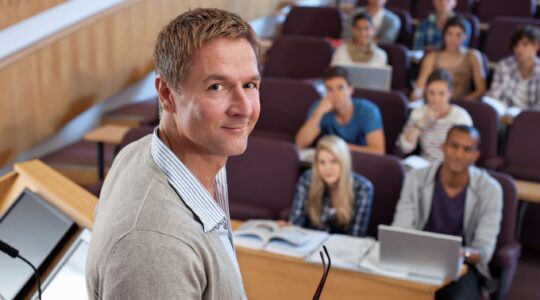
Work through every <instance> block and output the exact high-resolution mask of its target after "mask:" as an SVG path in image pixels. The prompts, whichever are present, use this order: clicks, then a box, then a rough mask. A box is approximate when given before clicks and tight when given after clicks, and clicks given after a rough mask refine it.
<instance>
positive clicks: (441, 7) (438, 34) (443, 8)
mask: <svg viewBox="0 0 540 300" xmlns="http://www.w3.org/2000/svg"><path fill="white" fill-rule="evenodd" d="M456 4H457V1H456V0H433V7H434V8H435V11H434V12H433V13H432V14H430V15H429V16H428V17H427V18H426V19H424V20H422V22H420V25H418V27H417V28H416V31H415V32H414V42H413V50H424V51H431V50H434V49H438V48H439V47H440V46H441V44H442V42H443V36H444V35H443V34H442V29H443V27H444V24H446V22H447V21H448V20H449V19H450V18H452V17H453V16H454V15H455V13H454V8H455V7H456ZM463 31H464V32H465V38H464V39H463V40H462V45H464V46H467V45H468V44H469V37H470V36H471V24H469V22H468V21H465V29H464V30H463Z"/></svg>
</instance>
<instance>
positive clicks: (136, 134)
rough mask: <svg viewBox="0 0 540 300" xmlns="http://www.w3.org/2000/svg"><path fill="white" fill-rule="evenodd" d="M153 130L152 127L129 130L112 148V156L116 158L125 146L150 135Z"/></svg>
mask: <svg viewBox="0 0 540 300" xmlns="http://www.w3.org/2000/svg"><path fill="white" fill-rule="evenodd" d="M154 128H155V127H154V126H140V127H135V128H131V129H130V130H129V131H128V132H126V134H125V135H124V137H123V138H122V141H121V142H120V143H118V144H117V145H116V146H115V147H114V155H115V156H116V155H117V154H118V153H119V152H120V150H122V149H123V148H124V147H125V146H127V145H129V144H131V143H133V142H134V141H136V140H138V139H140V138H142V137H144V136H146V135H149V134H151V133H152V132H153V131H154Z"/></svg>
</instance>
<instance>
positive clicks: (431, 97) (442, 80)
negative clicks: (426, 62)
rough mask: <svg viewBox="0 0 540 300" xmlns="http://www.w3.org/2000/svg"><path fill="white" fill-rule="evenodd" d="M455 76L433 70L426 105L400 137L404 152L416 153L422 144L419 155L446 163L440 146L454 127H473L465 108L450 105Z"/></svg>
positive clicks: (413, 113)
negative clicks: (453, 77)
mask: <svg viewBox="0 0 540 300" xmlns="http://www.w3.org/2000/svg"><path fill="white" fill-rule="evenodd" d="M451 95H452V77H451V76H450V74H449V73H448V71H446V70H444V69H436V70H434V71H433V72H432V73H431V74H430V75H429V77H428V78H427V81H426V90H425V95H424V97H425V100H426V104H425V105H423V106H421V107H418V108H416V109H414V110H413V111H412V112H411V115H410V116H409V120H408V121H407V123H406V124H405V127H404V129H403V132H402V133H401V135H400V136H399V138H398V141H397V145H398V147H399V149H400V150H401V152H402V153H404V154H408V153H411V152H413V151H414V150H415V149H416V147H417V146H418V143H420V155H421V156H422V157H423V158H425V159H427V160H429V161H435V160H439V161H442V160H443V158H444V157H443V152H442V149H441V145H442V144H443V143H444V141H445V139H446V134H447V133H448V130H449V129H450V128H451V127H452V126H454V125H469V126H472V124H473V123H472V119H471V117H470V116H469V114H468V113H467V111H466V110H464V109H463V108H461V107H459V106H456V105H454V104H450V96H451Z"/></svg>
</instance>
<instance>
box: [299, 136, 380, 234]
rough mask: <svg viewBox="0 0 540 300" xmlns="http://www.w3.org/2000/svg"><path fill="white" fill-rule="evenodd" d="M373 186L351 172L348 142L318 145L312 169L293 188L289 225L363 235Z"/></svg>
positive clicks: (336, 140)
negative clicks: (294, 189)
mask: <svg viewBox="0 0 540 300" xmlns="http://www.w3.org/2000/svg"><path fill="white" fill-rule="evenodd" d="M372 198H373V185H372V184H371V182H370V181H369V180H367V179H366V178H364V177H362V176H361V175H358V174H356V173H353V172H352V170H351V154H350V151H349V149H348V148H347V143H345V141H343V140H342V139H341V138H339V137H338V136H335V135H328V136H324V137H322V138H321V139H320V140H319V142H318V143H317V147H316V150H315V160H314V162H313V167H312V169H310V170H307V171H306V172H304V173H303V174H302V175H301V176H300V178H299V180H298V184H297V186H296V193H295V197H294V201H293V206H292V211H291V215H290V217H289V222H290V223H292V224H294V225H297V226H302V227H305V228H311V229H318V230H324V231H328V232H330V233H342V234H349V235H354V236H365V235H366V231H367V227H368V223H369V217H370V214H371V201H372Z"/></svg>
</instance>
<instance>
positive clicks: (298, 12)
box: [281, 6, 341, 39]
mask: <svg viewBox="0 0 540 300" xmlns="http://www.w3.org/2000/svg"><path fill="white" fill-rule="evenodd" d="M281 33H282V34H283V35H303V36H315V37H330V38H334V39H338V38H340V36H341V14H340V12H339V10H338V9H337V8H335V7H317V6H294V7H293V8H292V9H291V11H290V12H289V14H288V15H287V18H286V19H285V23H284V24H283V29H282V31H281Z"/></svg>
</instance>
